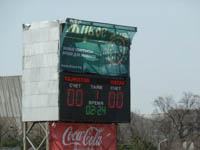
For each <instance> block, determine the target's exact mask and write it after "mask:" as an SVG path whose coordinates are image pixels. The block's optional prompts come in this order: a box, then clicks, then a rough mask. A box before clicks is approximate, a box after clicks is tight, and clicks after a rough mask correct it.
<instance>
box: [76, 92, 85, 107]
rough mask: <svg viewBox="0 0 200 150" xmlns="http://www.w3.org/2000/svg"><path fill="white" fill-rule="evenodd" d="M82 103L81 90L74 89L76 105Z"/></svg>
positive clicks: (78, 105)
mask: <svg viewBox="0 0 200 150" xmlns="http://www.w3.org/2000/svg"><path fill="white" fill-rule="evenodd" d="M82 105H83V90H82V89H78V90H76V106H77V107H81V106H82Z"/></svg>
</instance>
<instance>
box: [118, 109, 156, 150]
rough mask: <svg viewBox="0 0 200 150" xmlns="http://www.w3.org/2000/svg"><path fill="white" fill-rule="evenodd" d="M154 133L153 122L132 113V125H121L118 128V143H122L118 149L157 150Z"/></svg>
mask: <svg viewBox="0 0 200 150" xmlns="http://www.w3.org/2000/svg"><path fill="white" fill-rule="evenodd" d="M153 131H154V125H153V120H150V119H146V118H144V117H143V116H142V115H139V114H136V113H131V122H130V124H119V126H118V143H120V144H119V145H118V149H119V150H124V149H126V150H155V149H156V146H155V142H154V138H153V136H152V133H153Z"/></svg>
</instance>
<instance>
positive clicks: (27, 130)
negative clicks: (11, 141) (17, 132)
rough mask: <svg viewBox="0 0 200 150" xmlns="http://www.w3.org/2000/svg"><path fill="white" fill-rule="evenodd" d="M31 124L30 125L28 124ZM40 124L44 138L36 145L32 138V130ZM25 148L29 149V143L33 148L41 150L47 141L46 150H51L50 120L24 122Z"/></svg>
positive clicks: (25, 149)
mask: <svg viewBox="0 0 200 150" xmlns="http://www.w3.org/2000/svg"><path fill="white" fill-rule="evenodd" d="M28 124H29V126H28ZM36 125H39V126H38V127H40V128H41V129H42V130H43V131H44V136H43V137H42V140H41V141H40V143H39V145H36V144H34V143H33V141H32V140H31V136H33V135H31V134H30V132H33V133H34V131H32V130H33V127H34V126H36ZM23 136H24V137H23V150H28V149H29V148H28V144H30V146H31V148H32V149H31V150H40V148H41V147H42V145H43V144H44V143H45V142H46V150H49V122H24V123H23Z"/></svg>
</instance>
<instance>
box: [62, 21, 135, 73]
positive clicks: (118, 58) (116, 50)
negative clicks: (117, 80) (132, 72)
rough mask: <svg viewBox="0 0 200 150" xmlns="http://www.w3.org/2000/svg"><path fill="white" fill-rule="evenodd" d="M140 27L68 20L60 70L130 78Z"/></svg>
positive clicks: (65, 27) (63, 39)
mask: <svg viewBox="0 0 200 150" xmlns="http://www.w3.org/2000/svg"><path fill="white" fill-rule="evenodd" d="M136 32H137V28H136V27H128V26H120V25H114V24H105V23H97V22H90V21H83V20H77V19H67V20H66V24H65V26H64V28H63V31H62V37H61V43H60V70H61V71H64V70H66V71H69V72H79V73H94V74H100V75H111V76H129V51H130V45H131V41H132V38H133V36H134V34H135V33H136Z"/></svg>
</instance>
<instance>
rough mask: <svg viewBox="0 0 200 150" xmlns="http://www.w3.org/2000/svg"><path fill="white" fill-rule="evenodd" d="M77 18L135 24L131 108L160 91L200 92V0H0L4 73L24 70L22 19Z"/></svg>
mask: <svg viewBox="0 0 200 150" xmlns="http://www.w3.org/2000/svg"><path fill="white" fill-rule="evenodd" d="M68 17H69V18H76V19H82V20H89V21H97V22H105V23H112V24H119V25H127V26H134V27H137V28H138V32H137V33H136V35H135V37H134V38H133V41H132V45H131V54H130V55H131V56H130V76H131V110H132V111H135V112H138V113H140V114H150V113H153V110H154V106H153V101H154V100H155V99H156V98H157V97H159V96H163V97H165V96H173V97H174V98H175V99H176V100H177V101H178V100H179V99H180V98H181V97H182V95H183V92H192V93H195V94H200V1H199V0H123V1H121V0H109V1H108V0H100V1H97V0H84V1H83V0H79V1H78V0H17V1H13V0H0V18H1V20H0V46H1V48H0V76H13V75H21V74H22V24H24V23H32V22H39V21H46V20H56V19H65V18H68Z"/></svg>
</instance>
